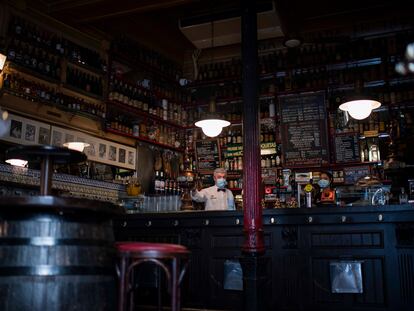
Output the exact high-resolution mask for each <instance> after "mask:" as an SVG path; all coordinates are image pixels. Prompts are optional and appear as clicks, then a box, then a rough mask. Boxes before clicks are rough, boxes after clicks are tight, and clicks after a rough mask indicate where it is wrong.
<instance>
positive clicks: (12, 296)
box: [0, 196, 119, 311]
mask: <svg viewBox="0 0 414 311" xmlns="http://www.w3.org/2000/svg"><path fill="white" fill-rule="evenodd" d="M116 213H119V210H118V209H116V208H114V207H113V206H112V205H109V204H108V205H105V204H102V203H100V202H95V201H88V200H77V199H67V198H57V197H51V196H44V197H30V198H14V199H9V200H4V199H2V202H0V310H2V311H11V310H13V311H14V310H16V311H26V310H30V311H66V310H76V311H79V310H85V311H95V310H110V311H113V310H115V309H116V299H117V295H116V294H117V290H116V271H115V250H114V246H113V242H114V236H113V228H112V222H111V217H112V216H113V214H116Z"/></svg>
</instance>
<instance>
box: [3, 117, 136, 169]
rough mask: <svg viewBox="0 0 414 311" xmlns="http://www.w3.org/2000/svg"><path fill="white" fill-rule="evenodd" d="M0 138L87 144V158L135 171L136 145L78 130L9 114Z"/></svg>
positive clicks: (49, 142) (57, 143)
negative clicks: (124, 143) (119, 142)
mask: <svg viewBox="0 0 414 311" xmlns="http://www.w3.org/2000/svg"><path fill="white" fill-rule="evenodd" d="M3 127H4V128H3V131H2V134H0V140H4V141H8V142H12V143H16V144H21V145H37V144H38V145H53V146H57V147H62V146H63V144H64V143H66V142H70V141H79V142H86V143H88V144H89V146H88V147H86V148H85V150H84V153H85V154H86V156H87V157H88V160H90V161H95V162H99V163H104V164H110V165H115V166H118V167H122V168H127V169H132V170H135V169H136V167H135V164H136V155H137V151H136V148H135V147H131V146H126V145H122V144H118V143H116V142H111V141H108V140H105V139H101V138H98V137H95V136H92V135H89V134H86V133H83V132H80V131H74V130H71V129H66V128H62V127H59V126H52V125H50V124H47V123H43V122H38V121H35V120H31V119H29V118H25V117H21V116H17V115H14V114H12V113H10V114H9V118H8V119H7V120H5V121H4V124H3Z"/></svg>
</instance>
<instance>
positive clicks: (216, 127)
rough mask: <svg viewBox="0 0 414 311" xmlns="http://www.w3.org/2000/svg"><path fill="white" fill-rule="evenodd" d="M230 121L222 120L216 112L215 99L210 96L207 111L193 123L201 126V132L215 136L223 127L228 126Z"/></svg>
mask: <svg viewBox="0 0 414 311" xmlns="http://www.w3.org/2000/svg"><path fill="white" fill-rule="evenodd" d="M229 125H230V122H229V121H226V120H224V119H223V118H221V117H220V116H219V115H218V114H217V113H216V100H215V99H214V98H211V100H210V103H209V113H208V114H206V116H205V117H204V118H203V119H202V120H200V121H198V122H196V123H195V126H197V127H201V130H202V131H203V133H204V134H205V135H206V136H208V137H216V136H218V135H220V133H221V131H222V130H223V127H226V126H229Z"/></svg>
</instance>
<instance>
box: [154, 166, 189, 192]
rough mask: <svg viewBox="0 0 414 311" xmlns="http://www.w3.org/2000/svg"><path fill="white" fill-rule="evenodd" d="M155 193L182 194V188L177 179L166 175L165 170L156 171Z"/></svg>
mask: <svg viewBox="0 0 414 311" xmlns="http://www.w3.org/2000/svg"><path fill="white" fill-rule="evenodd" d="M153 188H154V193H155V194H159V195H180V194H181V193H182V189H181V188H180V185H179V183H178V182H177V180H175V179H172V178H168V177H165V176H164V172H163V171H155V179H154V182H153Z"/></svg>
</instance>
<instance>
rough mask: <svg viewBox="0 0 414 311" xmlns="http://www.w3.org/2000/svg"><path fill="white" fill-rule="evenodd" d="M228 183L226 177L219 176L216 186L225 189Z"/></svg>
mask: <svg viewBox="0 0 414 311" xmlns="http://www.w3.org/2000/svg"><path fill="white" fill-rule="evenodd" d="M226 185H227V181H226V180H225V179H224V178H218V179H217V180H216V186H217V187H218V188H220V189H223V188H224V187H226Z"/></svg>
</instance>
